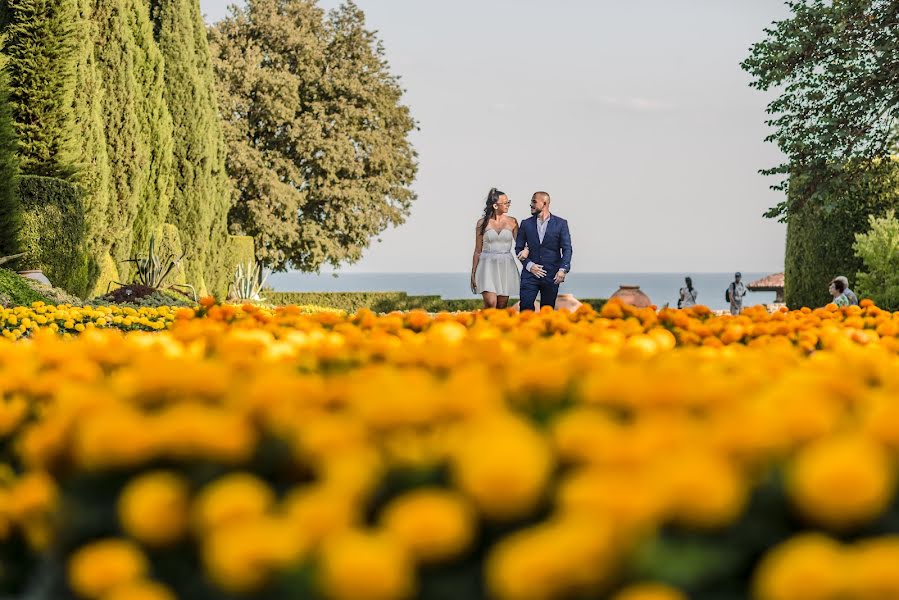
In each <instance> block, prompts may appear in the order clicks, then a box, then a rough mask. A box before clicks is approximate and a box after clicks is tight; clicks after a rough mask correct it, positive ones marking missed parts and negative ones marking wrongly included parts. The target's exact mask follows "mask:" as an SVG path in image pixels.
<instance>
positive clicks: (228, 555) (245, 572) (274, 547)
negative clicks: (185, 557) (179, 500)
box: [203, 517, 308, 594]
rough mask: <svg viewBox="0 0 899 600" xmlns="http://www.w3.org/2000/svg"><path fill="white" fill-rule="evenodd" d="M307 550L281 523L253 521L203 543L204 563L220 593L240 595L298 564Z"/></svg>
mask: <svg viewBox="0 0 899 600" xmlns="http://www.w3.org/2000/svg"><path fill="white" fill-rule="evenodd" d="M307 548H308V542H307V540H306V539H305V538H304V537H303V536H301V535H298V534H297V532H296V531H295V530H294V529H292V528H290V527H287V526H286V523H284V522H283V521H282V520H279V519H274V518H272V517H255V518H248V519H245V520H243V521H241V522H238V523H232V524H226V525H224V526H221V527H219V528H217V529H215V530H214V531H212V532H211V533H210V534H209V535H208V537H207V538H206V539H205V541H204V543H203V562H204V564H205V566H206V570H207V572H208V573H209V576H210V578H211V579H212V580H213V581H214V582H215V583H216V584H217V585H219V586H220V587H221V588H222V589H223V590H225V591H227V592H230V593H235V594H242V593H247V592H252V591H254V590H256V589H258V588H259V587H261V586H262V585H264V584H265V583H266V581H268V579H269V578H270V577H271V575H272V574H273V573H274V572H276V571H278V570H281V569H285V568H287V567H289V566H291V565H293V564H296V563H298V562H300V561H301V560H302V558H303V556H304V555H305V553H306V550H307Z"/></svg>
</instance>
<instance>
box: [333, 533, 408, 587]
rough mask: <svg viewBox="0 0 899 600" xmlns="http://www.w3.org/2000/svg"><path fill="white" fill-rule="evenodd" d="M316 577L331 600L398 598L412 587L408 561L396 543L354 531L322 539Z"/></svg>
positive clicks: (371, 534)
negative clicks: (323, 542)
mask: <svg viewBox="0 0 899 600" xmlns="http://www.w3.org/2000/svg"><path fill="white" fill-rule="evenodd" d="M319 580H320V582H321V586H322V589H323V591H324V592H325V594H326V595H327V597H328V598H330V599H331V600H402V599H403V598H408V597H410V596H412V595H413V593H414V591H415V587H416V584H415V572H414V568H413V564H412V561H411V559H410V557H409V555H408V554H407V552H406V550H405V549H404V548H403V547H402V545H401V544H400V543H398V542H397V541H395V540H393V539H392V538H390V537H389V536H387V535H386V534H375V533H369V532H364V531H358V530H357V531H348V532H344V533H341V534H338V535H335V536H334V537H332V538H330V539H328V540H327V541H326V542H325V544H324V546H323V547H322V551H321V557H320V572H319Z"/></svg>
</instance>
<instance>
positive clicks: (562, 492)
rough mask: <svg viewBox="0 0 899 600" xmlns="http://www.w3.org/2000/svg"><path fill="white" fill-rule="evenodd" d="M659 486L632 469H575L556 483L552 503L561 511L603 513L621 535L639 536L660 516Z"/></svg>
mask: <svg viewBox="0 0 899 600" xmlns="http://www.w3.org/2000/svg"><path fill="white" fill-rule="evenodd" d="M660 488H661V484H660V483H659V482H657V481H655V480H654V479H653V478H651V477H650V476H648V475H647V474H645V473H641V472H640V471H634V470H632V469H628V470H620V471H611V470H606V469H595V470H593V469H588V470H581V471H575V472H573V473H572V474H570V475H568V476H567V477H565V478H564V479H563V480H562V481H561V482H560V483H559V487H558V491H557V496H556V506H557V507H558V509H559V510H560V511H562V512H563V513H565V514H588V515H604V516H607V517H609V518H610V519H612V520H613V521H614V522H615V524H616V526H617V528H618V529H619V530H620V532H621V533H622V534H623V535H625V536H639V535H642V534H645V533H646V532H647V531H651V530H652V529H653V528H654V527H655V526H656V525H658V524H659V523H660V521H661V520H662V517H663V515H664V510H665V508H666V502H665V494H664V490H663V489H660ZM638 489H639V490H641V492H640V493H638V494H635V493H634V490H638Z"/></svg>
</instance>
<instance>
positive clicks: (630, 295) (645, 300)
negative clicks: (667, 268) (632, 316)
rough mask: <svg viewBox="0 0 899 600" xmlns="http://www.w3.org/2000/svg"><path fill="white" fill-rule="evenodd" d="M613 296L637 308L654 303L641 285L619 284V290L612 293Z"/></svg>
mask: <svg viewBox="0 0 899 600" xmlns="http://www.w3.org/2000/svg"><path fill="white" fill-rule="evenodd" d="M612 298H618V299H619V300H621V302H622V304H628V305H630V306H634V307H636V308H647V307H649V306H652V305H653V304H652V299H651V298H650V297H649V296H647V295H646V294H644V293H643V291H642V290H641V289H640V286H639V285H625V284H621V285H619V286H618V290H617V291H616V292H615V293H614V294H612ZM610 300H611V298H610Z"/></svg>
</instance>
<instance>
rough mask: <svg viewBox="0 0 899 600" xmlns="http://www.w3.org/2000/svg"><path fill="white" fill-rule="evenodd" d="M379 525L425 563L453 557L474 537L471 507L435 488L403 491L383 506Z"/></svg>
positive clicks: (460, 552)
mask: <svg viewBox="0 0 899 600" xmlns="http://www.w3.org/2000/svg"><path fill="white" fill-rule="evenodd" d="M381 525H382V527H383V528H384V529H386V530H387V531H388V532H390V534H392V535H393V537H395V538H396V539H397V540H399V541H400V542H401V543H402V544H404V545H405V546H406V548H407V549H408V550H409V552H410V553H411V554H412V556H413V558H415V559H416V560H418V561H421V562H425V563H435V562H440V561H446V560H450V559H453V558H455V557H457V556H459V555H460V554H462V553H463V552H464V551H465V550H467V549H468V547H469V545H470V544H471V542H472V540H473V538H474V533H475V532H474V529H475V523H474V511H472V509H471V507H470V506H469V505H468V503H467V502H466V501H465V499H464V498H462V497H461V496H459V495H457V494H455V493H453V492H448V491H445V490H439V489H420V490H416V491H413V492H409V493H407V494H404V495H402V496H400V497H398V498H396V499H394V500H393V501H391V502H390V504H388V505H387V507H385V509H384V512H383V514H382V515H381Z"/></svg>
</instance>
